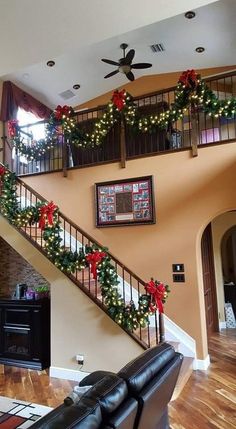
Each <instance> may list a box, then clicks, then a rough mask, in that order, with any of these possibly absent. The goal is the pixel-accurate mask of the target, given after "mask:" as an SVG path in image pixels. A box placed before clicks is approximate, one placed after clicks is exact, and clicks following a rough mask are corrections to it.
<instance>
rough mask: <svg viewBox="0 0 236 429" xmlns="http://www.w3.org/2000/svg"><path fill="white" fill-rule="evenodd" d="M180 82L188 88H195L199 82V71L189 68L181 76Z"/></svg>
mask: <svg viewBox="0 0 236 429" xmlns="http://www.w3.org/2000/svg"><path fill="white" fill-rule="evenodd" d="M179 82H180V83H182V84H183V85H185V86H186V87H187V88H195V86H196V84H197V73H196V72H195V70H187V71H185V72H183V73H182V75H181V76H180V78H179Z"/></svg>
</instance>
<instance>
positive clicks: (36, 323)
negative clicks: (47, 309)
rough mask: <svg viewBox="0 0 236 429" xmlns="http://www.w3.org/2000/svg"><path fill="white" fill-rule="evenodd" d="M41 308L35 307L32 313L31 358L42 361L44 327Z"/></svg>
mask: <svg viewBox="0 0 236 429" xmlns="http://www.w3.org/2000/svg"><path fill="white" fill-rule="evenodd" d="M41 323H42V320H41V310H40V308H38V309H33V310H32V315H31V359H32V360H33V361H36V362H38V361H41V353H42V352H41V350H42V329H41Z"/></svg>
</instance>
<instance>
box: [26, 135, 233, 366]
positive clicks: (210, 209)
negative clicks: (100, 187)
mask: <svg viewBox="0 0 236 429" xmlns="http://www.w3.org/2000/svg"><path fill="white" fill-rule="evenodd" d="M235 168H236V158H235V144H233V143H230V144H227V145H219V146H214V147H203V148H201V149H200V150H199V156H198V157H196V158H192V157H191V153H190V152H189V151H183V152H179V153H171V154H163V155H161V156H153V157H148V158H145V159H137V160H132V161H128V162H127V167H126V168H125V169H122V168H121V167H120V165H119V164H118V163H114V164H107V165H102V166H95V167H90V168H83V169H78V170H71V171H69V172H68V177H67V178H63V177H62V174H61V173H54V174H49V175H42V176H35V177H29V178H26V179H25V180H26V182H27V183H28V184H29V185H30V186H32V187H33V188H35V189H36V190H37V191H38V192H39V193H40V194H42V195H43V196H45V197H46V198H47V199H51V198H53V200H54V201H55V202H56V203H58V204H59V207H60V208H61V211H62V212H64V213H65V214H66V215H68V217H70V218H71V219H72V220H74V221H75V222H76V223H77V224H78V225H80V226H81V227H82V228H83V229H85V230H86V231H87V232H88V233H90V234H91V235H92V236H94V237H95V238H96V239H97V240H98V241H100V242H101V243H103V244H104V245H106V246H108V247H109V249H110V251H111V252H112V253H113V254H115V255H116V256H117V257H118V258H119V259H121V260H122V261H123V262H124V263H125V264H126V265H128V267H129V268H130V269H131V270H133V271H134V272H136V273H137V274H138V275H140V276H141V278H143V279H145V280H149V278H150V277H151V276H153V277H155V278H157V279H160V280H163V281H164V282H166V283H168V284H170V286H171V289H172V292H171V294H170V297H169V299H168V302H167V305H166V312H167V315H168V316H169V317H171V318H172V319H173V320H174V321H175V322H176V323H177V324H178V325H180V326H181V327H182V328H183V329H184V330H186V331H187V332H188V333H189V334H190V335H191V336H193V337H194V338H195V339H196V341H197V352H198V358H199V359H202V358H205V357H206V355H207V341H206V329H205V310H204V296H203V292H202V290H203V286H202V272H201V253H200V240H201V233H202V232H203V230H204V228H205V226H206V225H207V224H208V223H209V222H210V221H211V220H212V219H213V218H215V217H216V216H217V215H218V214H220V213H223V212H225V211H228V210H231V209H233V208H235V204H236V203H235V201H236V187H235ZM150 174H153V176H154V186H155V205H156V211H157V223H156V224H155V225H146V226H131V227H119V228H101V229H98V228H96V227H95V208H94V183H96V182H102V181H108V180H114V179H125V178H131V177H137V176H144V175H150ZM172 263H184V264H185V273H186V283H184V284H182V283H174V284H173V283H172V272H171V267H172Z"/></svg>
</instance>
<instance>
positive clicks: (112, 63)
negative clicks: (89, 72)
mask: <svg viewBox="0 0 236 429" xmlns="http://www.w3.org/2000/svg"><path fill="white" fill-rule="evenodd" d="M101 61H103V62H104V63H107V64H111V65H112V66H119V63H117V62H116V61H112V60H107V59H106V58H102V59H101Z"/></svg>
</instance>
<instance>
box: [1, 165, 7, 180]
mask: <svg viewBox="0 0 236 429" xmlns="http://www.w3.org/2000/svg"><path fill="white" fill-rule="evenodd" d="M6 171H7V169H6V167H4V165H0V176H1V177H2V176H4V174H5V173H6Z"/></svg>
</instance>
